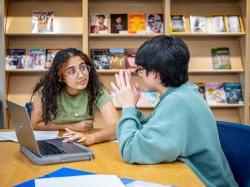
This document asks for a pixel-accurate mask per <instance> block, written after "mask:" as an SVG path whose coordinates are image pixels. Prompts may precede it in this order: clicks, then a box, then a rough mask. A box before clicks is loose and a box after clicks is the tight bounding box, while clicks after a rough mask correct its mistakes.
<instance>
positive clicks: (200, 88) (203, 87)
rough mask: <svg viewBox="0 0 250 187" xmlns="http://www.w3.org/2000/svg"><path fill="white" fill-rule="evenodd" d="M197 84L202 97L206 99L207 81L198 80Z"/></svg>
mask: <svg viewBox="0 0 250 187" xmlns="http://www.w3.org/2000/svg"><path fill="white" fill-rule="evenodd" d="M195 84H196V85H197V86H198V90H199V93H200V95H201V97H203V98H204V99H205V83H203V82H198V83H195Z"/></svg>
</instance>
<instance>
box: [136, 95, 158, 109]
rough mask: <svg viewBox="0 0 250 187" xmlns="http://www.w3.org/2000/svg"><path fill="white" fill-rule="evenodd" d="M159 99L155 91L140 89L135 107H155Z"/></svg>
mask: <svg viewBox="0 0 250 187" xmlns="http://www.w3.org/2000/svg"><path fill="white" fill-rule="evenodd" d="M158 100H159V97H158V94H157V92H152V91H142V92H141V96H140V98H139V100H138V102H137V104H136V106H137V107H155V106H156V104H157V102H158Z"/></svg>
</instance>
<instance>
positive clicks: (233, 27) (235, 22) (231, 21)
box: [227, 16, 242, 32]
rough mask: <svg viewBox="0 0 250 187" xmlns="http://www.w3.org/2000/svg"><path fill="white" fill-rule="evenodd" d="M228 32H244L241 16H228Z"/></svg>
mask: <svg viewBox="0 0 250 187" xmlns="http://www.w3.org/2000/svg"><path fill="white" fill-rule="evenodd" d="M227 27H228V32H242V28H241V23H240V16H227Z"/></svg>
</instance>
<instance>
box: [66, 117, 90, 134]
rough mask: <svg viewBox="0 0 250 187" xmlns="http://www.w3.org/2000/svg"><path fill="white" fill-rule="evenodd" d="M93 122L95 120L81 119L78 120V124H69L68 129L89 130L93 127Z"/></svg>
mask: <svg viewBox="0 0 250 187" xmlns="http://www.w3.org/2000/svg"><path fill="white" fill-rule="evenodd" d="M93 123H94V120H92V119H91V120H84V121H80V122H77V123H76V124H73V125H69V126H67V128H68V129H70V130H73V131H81V132H85V131H89V130H91V129H92V128H93Z"/></svg>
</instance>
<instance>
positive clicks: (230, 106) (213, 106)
mask: <svg viewBox="0 0 250 187" xmlns="http://www.w3.org/2000/svg"><path fill="white" fill-rule="evenodd" d="M209 107H210V108H239V107H244V104H221V105H209Z"/></svg>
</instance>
